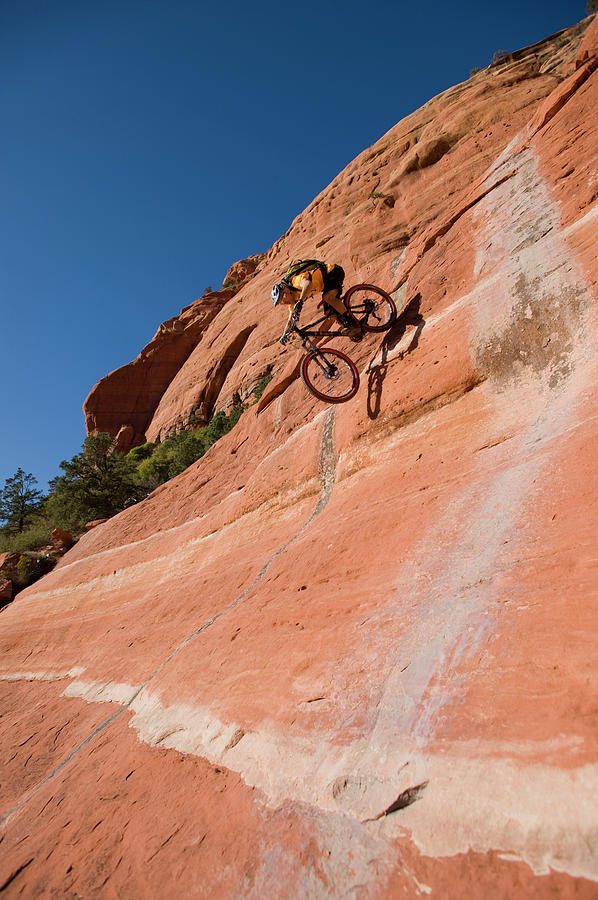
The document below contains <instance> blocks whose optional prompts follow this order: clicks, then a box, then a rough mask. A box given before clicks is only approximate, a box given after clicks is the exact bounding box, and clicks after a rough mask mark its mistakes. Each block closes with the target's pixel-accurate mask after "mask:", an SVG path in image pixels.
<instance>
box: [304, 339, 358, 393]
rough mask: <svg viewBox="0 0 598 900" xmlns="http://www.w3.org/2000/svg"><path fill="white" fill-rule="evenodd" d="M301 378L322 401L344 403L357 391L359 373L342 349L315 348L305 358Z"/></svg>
mask: <svg viewBox="0 0 598 900" xmlns="http://www.w3.org/2000/svg"><path fill="white" fill-rule="evenodd" d="M301 377H302V379H303V382H304V384H305V386H306V388H307V389H308V390H309V391H311V392H312V394H314V395H315V396H316V397H317V398H318V399H319V400H326V401H327V402H328V403H344V402H345V400H350V399H351V397H354V396H355V394H356V393H357V389H358V387H359V372H358V371H357V366H356V365H355V363H354V362H353V360H352V359H349V357H348V356H345V354H344V353H341V351H340V350H333V349H332V348H329V347H327V348H325V349H323V350H319V349H318V350H312V351H311V353H308V354H307V356H304V357H303V361H302V363H301Z"/></svg>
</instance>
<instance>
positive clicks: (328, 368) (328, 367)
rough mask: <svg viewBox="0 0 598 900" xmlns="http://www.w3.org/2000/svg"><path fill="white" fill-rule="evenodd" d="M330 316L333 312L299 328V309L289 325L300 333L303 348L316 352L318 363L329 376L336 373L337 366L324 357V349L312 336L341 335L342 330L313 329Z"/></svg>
mask: <svg viewBox="0 0 598 900" xmlns="http://www.w3.org/2000/svg"><path fill="white" fill-rule="evenodd" d="M330 317H331V313H327V314H326V315H325V316H322V317H321V318H319V319H316V320H315V321H314V322H310V323H309V324H308V325H305V326H304V327H303V328H299V326H298V325H297V319H298V318H299V311H297V312H294V313H293V318H292V319H291V322H290V327H289V331H292V332H295V334H298V335H299V337H300V338H301V344H302V346H303V349H304V350H306V351H308V352H309V351H310V350H311V351H312V352H313V353H315V355H316V359H317V362H318V365H319V366H320V368H321V369H322V371H323V372H324V374H325V375H327V377H330V376H331V375H333V374H334V372H335V371H336V366H334V365H332V364H331V363H328V362H327V361H326V358H325V357H324V355H323V353H322V351H321V350H320V348H319V347H318V345H317V344H316V343H314V341H312V340H311V336H312V335H313V337H336V336H337V335H340V334H341V332H340V331H313V330H312V329H313V328H314V327H315V326H316V325H320V323H321V322H325V321H326V319H329V318H330Z"/></svg>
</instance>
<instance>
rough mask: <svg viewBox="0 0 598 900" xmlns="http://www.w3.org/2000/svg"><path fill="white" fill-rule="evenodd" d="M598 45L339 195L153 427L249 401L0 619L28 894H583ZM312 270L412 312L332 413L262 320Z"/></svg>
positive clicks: (364, 168)
mask: <svg viewBox="0 0 598 900" xmlns="http://www.w3.org/2000/svg"><path fill="white" fill-rule="evenodd" d="M584 32H585V34H584ZM597 38H598V20H596V19H589V20H585V21H584V22H583V23H581V25H580V26H577V27H576V28H574V29H571V30H569V31H566V32H563V33H562V34H560V35H557V36H556V37H553V38H552V39H548V40H547V41H544V42H540V43H539V44H537V45H535V46H534V47H532V48H528V49H527V50H525V51H519V52H518V53H516V54H511V55H510V57H509V58H507V59H505V60H502V61H500V62H499V63H497V64H494V65H493V66H491V67H490V68H489V69H488V70H485V71H483V72H480V73H478V74H476V75H475V76H473V77H472V78H471V79H470V80H469V81H468V82H467V83H465V84H462V85H457V86H456V87H454V88H451V89H450V90H448V91H446V92H445V93H444V94H442V95H440V96H439V97H436V98H434V99H433V100H431V101H430V102H429V103H428V104H426V106H424V107H423V108H422V109H421V110H418V111H417V112H416V113H413V115H412V116H409V117H408V118H407V119H406V120H404V121H403V122H400V123H399V124H398V125H397V126H395V128H393V129H392V130H391V131H390V132H389V133H388V134H387V135H385V136H384V137H383V138H382V139H381V140H380V141H379V142H378V143H377V144H375V145H374V146H373V147H372V148H370V149H369V150H367V151H366V152H364V153H363V154H362V155H361V156H360V157H359V158H358V159H357V160H356V161H355V162H354V163H351V164H350V165H349V166H348V167H347V168H346V169H345V170H344V171H343V172H342V173H341V174H340V175H339V176H338V177H337V178H336V179H335V180H334V181H333V182H332V184H331V185H330V186H329V188H327V189H326V190H325V191H323V192H322V194H320V195H319V197H317V198H316V199H315V201H314V202H313V203H312V204H311V205H310V207H309V208H308V209H307V210H306V211H305V212H304V213H302V214H301V215H300V216H298V217H297V219H296V220H295V222H294V223H293V225H292V227H291V228H290V229H289V231H288V232H287V234H286V235H284V236H283V237H282V238H281V239H280V241H278V242H277V243H276V245H275V246H274V247H273V248H272V249H271V250H270V251H269V253H268V255H267V258H266V260H265V261H264V263H263V264H262V266H261V267H260V268H259V270H257V271H256V272H255V273H254V274H253V275H252V277H251V278H250V280H249V281H248V282H247V284H246V285H245V286H244V287H243V288H242V289H241V290H239V291H238V292H237V294H235V296H233V297H231V298H230V299H229V300H228V302H227V303H226V305H224V306H223V307H222V309H221V310H220V311H219V312H218V314H217V315H216V316H215V317H214V319H213V320H212V321H211V322H210V324H209V325H208V327H207V328H206V329H205V331H204V332H203V333H202V339H201V343H200V344H199V345H198V346H196V347H195V349H192V350H191V351H190V353H189V355H188V356H187V358H186V360H185V361H184V362H183V363H182V364H181V365H180V367H179V368H178V370H177V372H176V374H175V375H174V376H172V377H171V379H170V381H169V382H168V386H167V388H166V389H165V392H164V394H163V396H162V397H161V398H157V397H156V401H155V405H154V410H153V411H152V412H151V413H148V415H149V416H150V421H149V422H146V423H145V424H144V425H143V426H140V427H142V428H143V430H144V433H146V434H147V433H156V434H163V433H165V432H166V431H167V430H168V428H169V427H172V425H173V423H174V421H175V420H176V419H177V417H179V419H180V417H181V416H183V417H184V411H185V410H187V409H190V408H191V404H192V402H193V403H196V402H197V397H201V401H200V402H201V403H203V404H204V406H203V409H204V410H205V411H207V410H210V409H214V408H216V407H220V406H225V405H226V404H227V402H229V401H230V398H231V397H232V395H233V393H234V392H235V391H237V392H239V393H241V394H242V395H243V394H245V395H246V393H247V389H248V386H249V385H250V384H252V383H255V380H256V378H257V377H258V376H259V373H260V372H263V371H264V370H265V369H266V368H267V367H270V368H271V370H272V371H273V372H274V376H275V377H274V379H273V381H272V382H271V383H270V385H269V386H268V388H267V389H266V391H265V392H264V395H263V397H262V399H261V401H260V403H259V404H255V405H253V406H251V407H249V408H248V409H247V411H246V412H245V413H244V414H243V416H242V417H241V419H240V421H239V423H238V425H237V426H236V427H235V429H233V431H231V432H230V433H229V434H228V435H227V436H226V437H224V438H222V439H221V440H220V441H219V442H218V443H217V444H215V445H214V446H213V447H212V448H211V449H210V450H209V451H208V453H207V454H206V455H205V456H204V457H203V458H202V459H201V460H199V462H197V463H196V464H195V465H193V466H191V467H190V468H189V469H187V470H186V471H185V472H184V473H183V474H182V475H180V476H179V477H178V478H176V479H174V480H173V481H171V482H169V483H167V484H165V485H163V486H162V487H160V488H159V489H158V490H156V491H155V492H154V493H153V494H152V495H151V496H150V497H149V498H147V500H145V501H144V502H143V503H140V504H138V505H137V506H133V507H130V508H129V509H127V510H125V511H124V512H123V513H121V514H120V515H118V516H116V517H114V518H113V519H110V520H108V521H107V522H105V523H103V524H102V525H100V526H99V527H97V528H95V529H94V530H93V531H91V532H90V533H89V534H87V535H85V536H84V537H83V538H81V539H80V540H79V542H78V543H77V545H76V546H75V547H74V548H73V549H72V550H71V551H70V552H69V553H68V554H67V555H66V556H65V557H64V558H63V560H62V561H61V562H60V563H59V564H58V566H57V567H56V569H55V570H54V571H53V572H52V573H51V574H50V575H48V576H47V577H46V578H44V579H43V580H42V581H40V582H39V583H37V584H36V585H35V586H33V587H31V588H29V589H27V590H26V591H24V592H23V593H22V594H20V595H19V597H18V598H17V600H16V601H14V602H13V603H12V604H11V605H10V606H8V607H7V608H6V609H5V610H4V611H3V612H2V614H1V615H2V630H1V632H0V646H1V650H2V653H1V656H0V660H1V663H0V665H1V671H2V674H1V675H0V693H1V695H2V700H1V701H0V702H1V704H2V713H3V715H2V717H1V718H0V731H2V732H3V741H4V746H6V747H8V746H10V748H11V752H10V753H5V760H6V763H5V765H4V771H3V778H2V812H1V814H0V818H1V821H2V828H3V840H2V842H1V843H0V885H2V886H7V888H8V890H9V891H12V892H13V893H14V895H16V894H17V892H20V893H22V894H24V895H28V896H37V895H47V896H51V895H52V894H57V895H60V894H63V895H66V896H69V895H73V896H74V895H76V894H77V895H80V896H91V895H94V894H96V893H100V894H101V893H106V894H107V895H114V896H168V895H171V894H176V895H178V896H210V897H232V896H235V897H240V896H243V897H255V898H258V897H259V898H262V897H275V896H276V897H279V896H282V897H338V896H345V895H347V896H349V895H353V896H359V897H371V898H373V897H380V898H388V897H405V896H406V897H417V896H421V895H422V894H431V895H432V896H437V897H441V898H461V897H474V898H478V897H479V898H483V897H486V896H489V897H520V896H521V897H523V896H525V897H532V898H533V897H535V898H544V897H547V896H558V897H576V898H591V897H595V896H596V890H597V882H598V850H597V842H596V840H595V836H596V832H597V829H598V800H597V798H598V762H597V759H596V757H597V751H598V742H597V734H596V732H597V721H598V717H597V708H596V706H597V703H596V690H595V688H596V680H595V679H596V676H595V665H594V660H595V658H596V635H595V628H593V623H595V621H596V616H597V612H598V569H597V567H596V549H595V534H596V525H597V519H598V466H597V464H596V458H595V457H596V454H595V450H594V448H595V445H596V439H597V437H598V435H597V432H598V425H597V423H598V408H597V407H598V400H597V397H596V389H595V385H596V376H597V374H598V353H597V351H596V332H597V323H596V302H597V299H598V286H597V281H598V264H597V262H596V256H595V244H596V228H597V224H598V180H597V175H596V172H597V162H598V142H597V141H596V126H595V110H596V108H597V105H598V71H597V69H596V64H597V62H598V48H597V46H596V42H597ZM582 41H583V43H582ZM576 59H577V61H578V63H580V64H579V65H577V68H576ZM378 194H382V195H384V196H383V197H379V196H377V195H378ZM386 197H392V198H394V201H395V202H394V206H392V205H389V204H387V203H385V202H383V201H384V199H385V198H386ZM316 250H317V252H318V255H324V256H325V257H326V258H329V259H335V260H338V261H339V262H341V264H342V265H343V266H344V268H345V269H346V271H347V274H348V282H351V281H354V280H368V281H373V282H379V283H380V284H381V285H382V286H383V287H386V288H389V289H391V290H392V291H393V293H394V295H395V297H396V299H397V303H398V304H399V306H400V308H401V309H402V310H403V312H402V313H401V315H400V316H399V320H398V322H397V324H396V325H395V327H394V328H393V330H392V331H391V332H389V333H388V334H386V335H373V334H371V335H368V336H367V337H366V338H365V339H364V341H362V342H361V343H360V344H358V345H350V349H349V352H350V355H351V356H352V357H353V358H354V359H355V360H356V362H357V364H358V366H359V370H360V373H361V379H362V386H361V389H360V391H359V392H358V394H357V396H356V397H355V398H354V399H353V400H351V401H350V402H348V403H346V404H342V405H339V406H338V407H326V406H325V405H324V404H322V403H320V402H318V401H316V400H315V398H313V397H311V395H309V394H308V393H307V392H306V391H305V389H304V387H303V385H302V383H301V382H300V381H299V380H298V379H297V377H296V370H297V360H298V359H299V354H298V353H295V352H294V351H292V350H287V351H285V350H283V349H282V348H281V347H280V345H279V344H278V343H277V337H278V335H279V334H280V330H281V326H282V322H281V315H280V312H279V311H278V310H274V309H273V308H272V307H271V306H269V304H268V299H267V298H268V292H269V286H270V284H271V282H272V281H273V280H274V278H275V277H276V275H277V274H278V273H279V272H280V271H281V270H283V269H284V268H285V266H286V264H287V262H288V260H289V259H290V258H292V257H298V256H303V255H310V256H311V255H313V254H314V252H315V251H316ZM309 313H310V310H306V312H305V316H306V318H307V317H308V316H309ZM193 379H195V384H196V389H197V391H198V393H197V395H196V397H194V398H192V396H191V384H192V382H193ZM175 381H176V382H177V383H178V387H179V389H180V392H181V396H183V395H184V397H183V400H182V401H181V402H180V403H179V406H178V407H177V406H176V405H175V403H174V400H173V399H171V400H168V397H167V394H168V391H169V390H170V389H171V388H172V390H173V391H174V386H173V385H174V382H175ZM105 396H106V397H108V394H107V393H106V394H105ZM167 401H168V402H167ZM98 415H99V413H98ZM116 419H117V417H115V422H116ZM123 424H127V423H126V422H125V420H124V419H123V420H122V421H120V424H119V425H118V427H121V426H122V425H123ZM130 424H131V425H132V426H133V427H136V426H135V423H134V422H132V421H131V422H130ZM152 429H153V430H152Z"/></svg>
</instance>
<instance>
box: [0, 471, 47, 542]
mask: <svg viewBox="0 0 598 900" xmlns="http://www.w3.org/2000/svg"><path fill="white" fill-rule="evenodd" d="M36 484H37V478H34V476H33V475H31V474H30V473H26V472H24V471H23V469H21V468H20V467H19V468H18V469H17V471H16V472H15V474H14V475H13V476H12V478H7V479H6V481H5V482H4V487H3V488H2V490H1V491H0V519H1V520H3V521H4V522H6V524H7V526H8V528H9V529H10V530H11V531H17V532H18V533H19V534H20V533H21V532H22V531H23V529H24V528H25V525H26V524H27V522H29V520H30V519H31V517H32V515H33V514H34V513H35V512H37V510H38V509H39V506H40V503H41V500H42V492H41V491H38V490H37V489H36V488H35V487H34V485H36Z"/></svg>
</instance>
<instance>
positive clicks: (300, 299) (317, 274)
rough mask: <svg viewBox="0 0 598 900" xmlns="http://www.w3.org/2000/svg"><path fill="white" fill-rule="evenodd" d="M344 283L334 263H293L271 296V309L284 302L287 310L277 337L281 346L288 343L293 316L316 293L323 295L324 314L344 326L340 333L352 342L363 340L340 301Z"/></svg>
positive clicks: (361, 334) (353, 320) (317, 261)
mask: <svg viewBox="0 0 598 900" xmlns="http://www.w3.org/2000/svg"><path fill="white" fill-rule="evenodd" d="M344 280H345V272H344V269H342V267H341V266H339V265H337V264H336V263H325V262H322V261H321V260H318V259H307V260H298V261H297V262H294V263H292V264H291V266H290V267H289V269H288V270H287V272H286V274H285V275H284V276H283V278H282V280H281V281H279V282H277V283H276V284H275V285H274V286H273V288H272V291H271V294H270V296H271V297H272V302H273V303H274V306H278V304H279V303H286V304H287V305H288V307H289V318H288V319H287V324H286V326H285V330H284V332H283V333H282V336H281V337H280V343H281V344H286V343H287V341H288V340H289V337H290V335H291V331H290V326H291V323H292V320H293V316H294V315H295V313H297V317H298V315H299V313H300V312H301V308H302V306H303V303H304V301H305V300H307V299H308V298H309V297H313V295H314V294H319V293H321V294H322V304H323V306H324V312H325V313H329V316H330V317H332V316H333V315H334V316H336V319H337V321H338V322H339V324H340V325H342V326H343V328H342V331H341V334H346V335H347V337H349V338H351V340H352V341H355V342H357V341H360V340H361V338H362V337H363V332H362V330H361V327H360V326H359V325H358V323H357V322H356V321H355V319H353V317H352V316H351V315H350V314H349V313H348V312H347V308H346V306H345V304H344V303H343V301H342V291H343V281H344ZM295 321H297V319H295ZM325 327H326V322H324V323H323V324H322V328H325Z"/></svg>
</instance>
